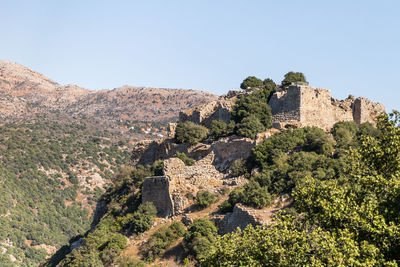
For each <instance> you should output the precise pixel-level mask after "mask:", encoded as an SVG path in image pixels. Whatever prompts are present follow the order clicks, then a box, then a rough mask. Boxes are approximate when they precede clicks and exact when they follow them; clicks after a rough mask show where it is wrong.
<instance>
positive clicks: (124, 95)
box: [0, 60, 218, 125]
mask: <svg viewBox="0 0 400 267" xmlns="http://www.w3.org/2000/svg"><path fill="white" fill-rule="evenodd" d="M217 97H218V96H217V95H214V94H212V93H208V92H204V91H199V90H193V89H167V88H152V87H140V86H130V85H123V86H121V87H117V88H113V89H102V90H88V89H85V88H82V87H79V86H77V85H73V84H66V85H61V84H59V83H57V82H55V81H53V80H51V79H50V78H48V77H47V76H45V75H43V74H41V73H38V72H36V71H33V70H31V69H29V68H27V67H24V66H22V65H20V64H18V63H15V62H11V61H5V60H2V61H0V117H2V119H3V120H6V121H13V120H15V119H29V118H31V117H32V116H33V115H37V114H48V113H54V112H56V113H65V114H69V115H71V116H78V117H83V116H84V117H86V118H87V117H93V116H96V117H98V116H99V115H100V116H101V117H100V118H99V119H101V120H104V121H103V122H104V123H105V124H107V125H110V124H114V122H113V121H116V120H117V119H120V118H125V119H128V120H136V121H166V120H174V119H176V114H177V113H178V112H179V111H182V110H185V109H187V108H190V107H192V106H197V105H200V104H204V103H207V102H209V101H211V100H215V99H217ZM149 99H151V100H149ZM104 100H106V101H104ZM108 101H109V102H108ZM149 101H150V102H149ZM148 104H151V105H148ZM160 106H163V109H161V110H160Z"/></svg>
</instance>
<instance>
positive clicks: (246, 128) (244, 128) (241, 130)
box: [237, 115, 265, 139]
mask: <svg viewBox="0 0 400 267" xmlns="http://www.w3.org/2000/svg"><path fill="white" fill-rule="evenodd" d="M264 130H265V126H264V125H263V124H262V123H261V122H260V120H259V119H258V118H257V117H256V116H255V115H250V116H249V117H246V118H244V119H243V120H242V122H241V123H240V124H239V126H238V130H237V133H238V134H239V135H241V136H245V137H249V138H251V139H255V138H256V137H257V134H258V133H260V132H262V131H264Z"/></svg>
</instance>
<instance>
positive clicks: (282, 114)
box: [268, 86, 301, 127]
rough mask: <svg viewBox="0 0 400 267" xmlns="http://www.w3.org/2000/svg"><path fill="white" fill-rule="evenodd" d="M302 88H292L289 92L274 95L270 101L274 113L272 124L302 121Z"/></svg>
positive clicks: (275, 125) (279, 92)
mask: <svg viewBox="0 0 400 267" xmlns="http://www.w3.org/2000/svg"><path fill="white" fill-rule="evenodd" d="M300 95H301V92H300V87H296V86H290V87H289V89H288V90H287V91H278V92H276V93H274V94H273V95H272V97H271V99H270V101H269V103H268V104H269V106H270V107H271V113H272V124H273V126H274V127H277V124H279V123H282V122H290V121H300Z"/></svg>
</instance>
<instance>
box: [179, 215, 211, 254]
mask: <svg viewBox="0 0 400 267" xmlns="http://www.w3.org/2000/svg"><path fill="white" fill-rule="evenodd" d="M217 235H218V229H217V227H216V226H215V225H214V223H213V222H211V221H210V220H209V219H208V218H200V219H195V220H194V222H193V224H191V225H190V226H189V228H188V231H187V232H186V235H185V239H184V241H185V242H184V245H185V247H186V248H188V249H189V251H190V252H191V253H192V254H193V255H194V256H195V258H196V259H197V260H200V259H203V258H205V257H207V255H209V254H210V253H212V252H213V250H214V246H213V243H214V242H215V238H216V236H217Z"/></svg>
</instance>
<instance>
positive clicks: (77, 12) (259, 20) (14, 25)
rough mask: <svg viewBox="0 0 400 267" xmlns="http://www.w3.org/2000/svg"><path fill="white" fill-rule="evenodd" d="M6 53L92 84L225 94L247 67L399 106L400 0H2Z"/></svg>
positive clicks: (66, 79)
mask: <svg viewBox="0 0 400 267" xmlns="http://www.w3.org/2000/svg"><path fill="white" fill-rule="evenodd" d="M0 11H1V18H0V33H1V35H0V60H10V61H14V62H17V63H20V64H22V65H24V66H26V67H29V68H31V69H33V70H35V71H38V72H40V73H42V74H44V75H46V76H48V77H49V78H51V79H53V80H54V81H56V82H58V83H61V84H77V85H79V86H82V87H85V88H88V89H104V88H108V89H113V88H116V87H120V86H122V85H125V84H128V85H133V86H147V87H162V88H188V89H199V90H204V91H209V92H212V93H215V94H219V95H221V94H224V93H226V92H228V90H231V89H237V88H239V86H240V83H241V81H242V80H243V79H244V78H246V77H247V76H257V77H259V78H261V79H265V78H267V77H268V78H272V79H273V80H274V81H275V82H277V83H280V81H281V80H282V79H283V76H284V74H285V73H287V72H288V71H300V72H303V73H304V74H305V75H306V77H307V80H308V81H309V82H310V85H311V86H315V87H320V88H326V89H330V90H331V91H332V96H333V97H336V98H339V99H343V98H346V97H347V96H348V95H349V94H352V95H355V96H356V97H357V96H365V97H368V98H370V99H372V100H374V101H379V102H382V103H383V104H385V106H386V107H387V110H388V111H391V110H392V109H397V110H399V109H400V51H399V49H400V16H399V15H398V14H399V12H400V1H398V0H375V1H369V0H362V1H361V0H351V1H350V0H345V1H343V0H335V1H333V0H331V1H321V0H315V1H314V0H280V1H276V0H246V1H244V0H190V1H188V0H179V1H178V0H142V1H135V0H131V1H119V0H113V1H110V0H108V1H102V0H68V1H60V0H59V1H54V0H47V1H45V0H35V1H31V0H25V1H22V0H0Z"/></svg>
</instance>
